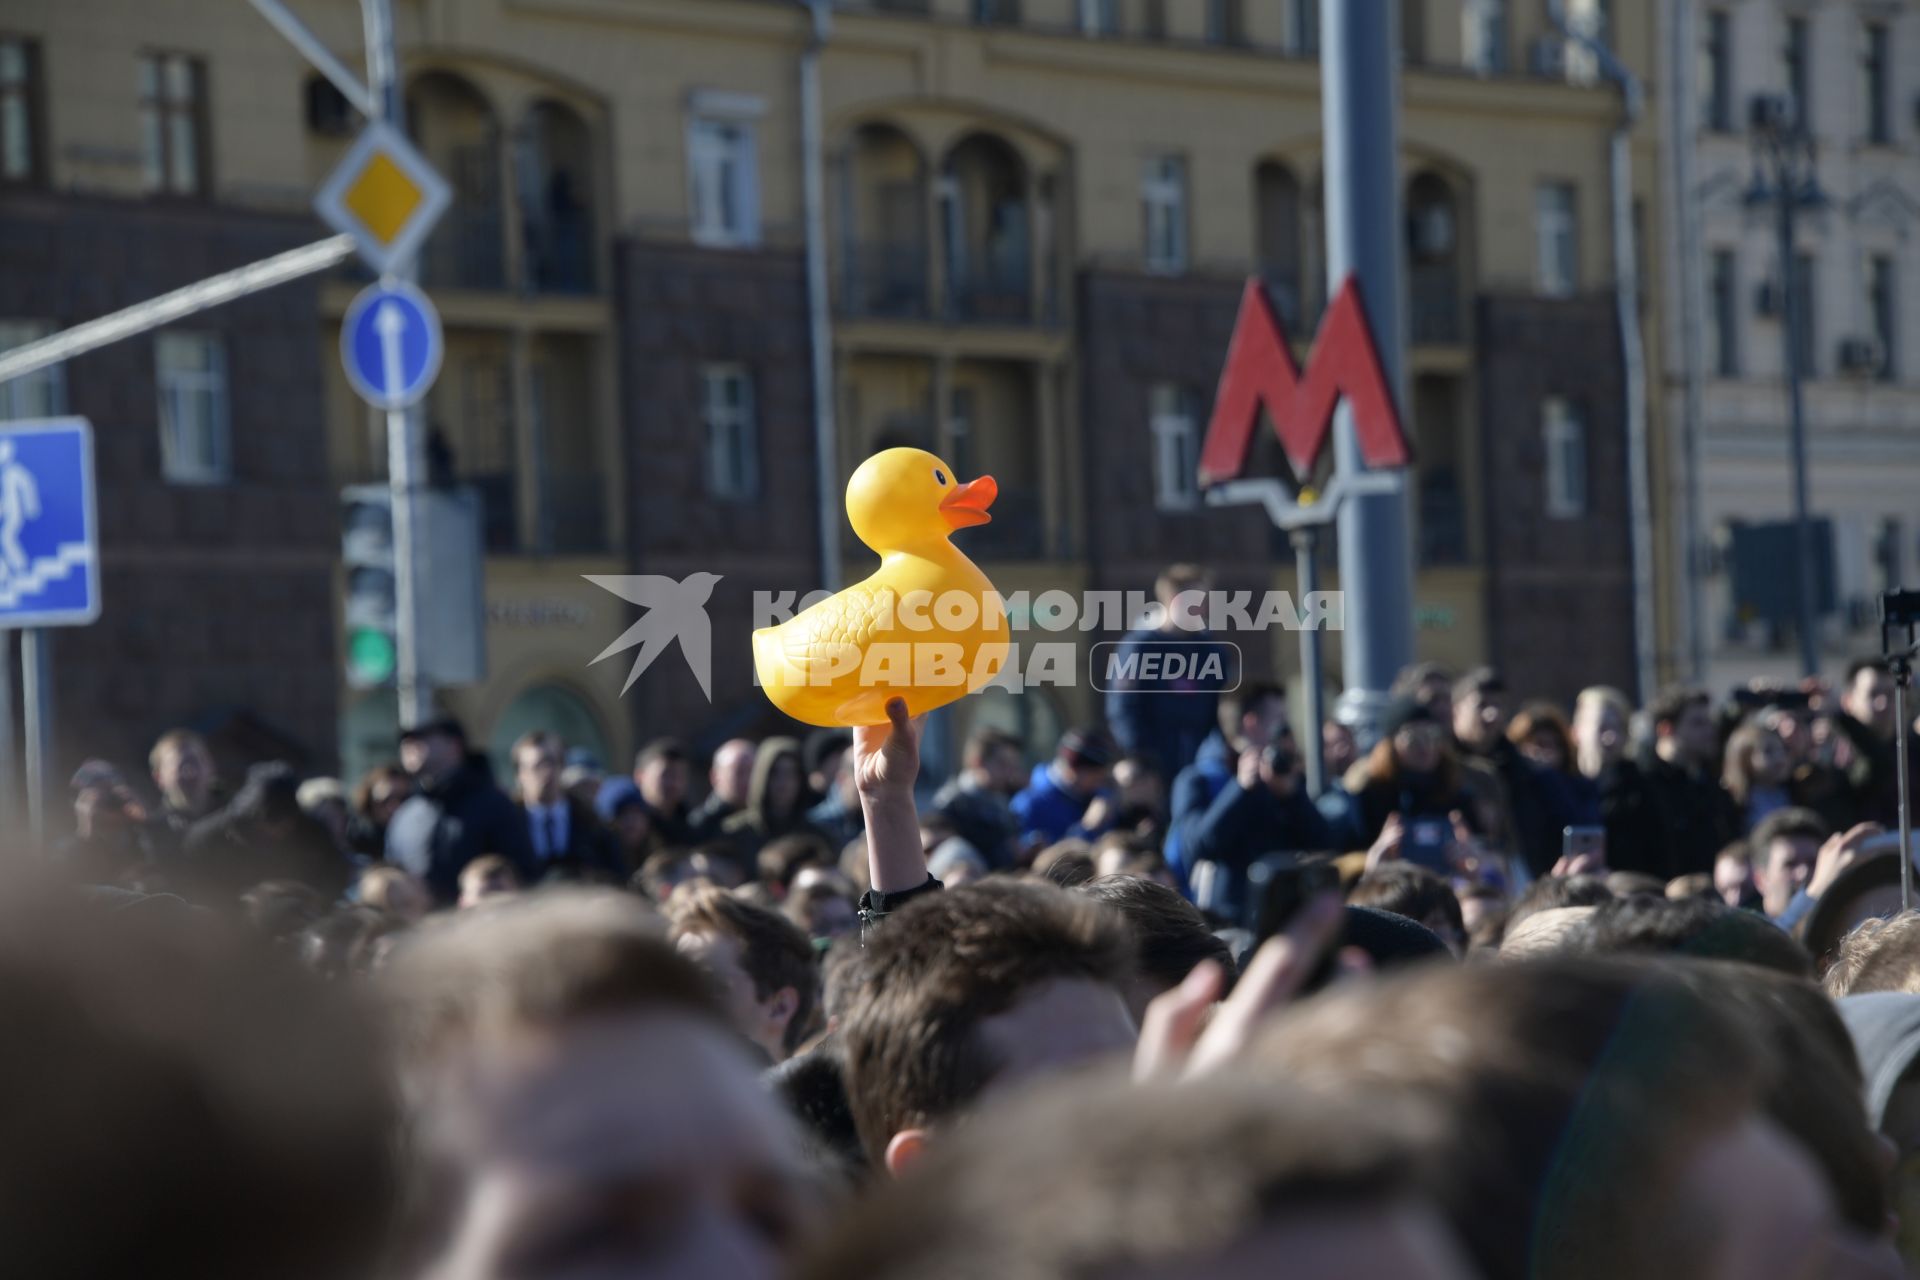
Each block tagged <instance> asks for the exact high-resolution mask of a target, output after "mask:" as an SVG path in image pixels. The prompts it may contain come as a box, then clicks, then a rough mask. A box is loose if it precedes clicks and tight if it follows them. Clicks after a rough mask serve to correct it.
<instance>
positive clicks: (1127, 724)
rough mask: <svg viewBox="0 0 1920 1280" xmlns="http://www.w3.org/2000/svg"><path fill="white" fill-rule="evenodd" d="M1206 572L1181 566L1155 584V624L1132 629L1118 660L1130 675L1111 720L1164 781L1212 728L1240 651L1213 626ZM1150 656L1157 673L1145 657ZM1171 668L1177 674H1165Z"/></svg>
mask: <svg viewBox="0 0 1920 1280" xmlns="http://www.w3.org/2000/svg"><path fill="white" fill-rule="evenodd" d="M1210 585H1211V584H1210V583H1209V582H1208V579H1207V575H1206V571H1205V570H1203V569H1200V568H1197V567H1196V566H1194V565H1186V564H1177V565H1174V566H1173V567H1172V568H1170V569H1168V570H1167V571H1166V572H1165V573H1163V574H1161V575H1160V579H1159V581H1158V582H1156V583H1155V584H1154V594H1155V595H1156V596H1157V597H1158V598H1159V601H1160V608H1159V610H1158V611H1157V613H1156V615H1155V617H1156V624H1155V625H1153V626H1145V627H1140V628H1138V629H1137V630H1134V631H1130V632H1128V633H1127V637H1126V639H1124V640H1122V641H1121V642H1120V647H1119V650H1118V653H1117V654H1116V655H1115V663H1116V665H1117V667H1118V668H1119V669H1120V670H1123V671H1126V672H1128V673H1130V674H1127V675H1123V676H1121V677H1119V678H1117V679H1115V680H1114V681H1113V683H1112V685H1111V687H1110V689H1109V691H1108V693H1107V723H1108V724H1110V725H1112V726H1113V736H1114V737H1115V738H1117V739H1119V742H1120V747H1121V749H1122V750H1123V751H1125V752H1126V753H1127V754H1128V755H1135V756H1142V757H1144V758H1145V759H1147V760H1149V761H1151V762H1152V763H1153V766H1154V767H1155V768H1156V769H1158V770H1159V771H1160V776H1161V777H1163V778H1171V777H1173V776H1174V775H1175V774H1177V773H1179V772H1180V771H1181V770H1182V769H1184V768H1186V767H1187V766H1188V765H1189V764H1191V763H1193V760H1194V756H1195V754H1196V753H1197V752H1198V751H1199V750H1200V744H1201V743H1202V742H1204V741H1205V740H1206V738H1207V735H1208V734H1210V733H1212V732H1213V728H1214V721H1215V717H1216V716H1217V715H1218V713H1219V706H1220V691H1221V690H1222V689H1224V688H1226V687H1227V686H1229V685H1231V684H1232V683H1233V680H1234V674H1235V673H1234V672H1233V671H1232V670H1231V669H1229V667H1228V663H1230V662H1231V661H1233V660H1234V657H1235V653H1234V650H1232V649H1231V648H1229V647H1228V646H1227V645H1225V644H1222V643H1221V642H1220V641H1218V640H1215V639H1214V638H1213V633H1212V632H1210V631H1208V630H1207V591H1208V589H1209V587H1210ZM1148 655H1151V656H1152V660H1153V661H1152V663H1151V670H1152V672H1153V674H1151V675H1148V674H1146V671H1147V669H1148V668H1147V667H1146V666H1145V665H1143V662H1142V660H1143V659H1146V658H1147V657H1148ZM1162 673H1171V674H1162Z"/></svg>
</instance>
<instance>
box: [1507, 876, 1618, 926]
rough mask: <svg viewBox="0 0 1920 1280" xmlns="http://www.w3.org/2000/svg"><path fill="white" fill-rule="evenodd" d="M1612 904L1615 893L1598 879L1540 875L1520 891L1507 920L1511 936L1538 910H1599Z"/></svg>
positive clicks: (1597, 877)
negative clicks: (1599, 907) (1600, 907)
mask: <svg viewBox="0 0 1920 1280" xmlns="http://www.w3.org/2000/svg"><path fill="white" fill-rule="evenodd" d="M1612 901H1613V890H1611V889H1609V888H1607V882H1606V881H1605V880H1602V879H1601V878H1600V877H1599V876H1541V877H1540V878H1539V879H1538V880H1535V881H1534V882H1533V883H1532V884H1530V885H1528V886H1527V887H1526V888H1525V889H1524V890H1522V891H1521V894H1520V896H1519V897H1518V898H1517V899H1515V900H1514V904H1513V911H1512V912H1511V913H1510V914H1509V915H1508V917H1507V930H1508V932H1509V933H1511V932H1512V931H1513V930H1514V929H1515V928H1517V927H1519V925H1520V922H1521V921H1523V920H1525V919H1526V918H1527V917H1528V916H1530V915H1532V914H1534V913H1535V912H1536V911H1554V910H1557V909H1559V908H1561V907H1597V906H1599V905H1600V904H1601V903H1603V902H1612Z"/></svg>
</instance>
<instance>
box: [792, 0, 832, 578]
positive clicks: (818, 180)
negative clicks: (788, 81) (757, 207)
mask: <svg viewBox="0 0 1920 1280" xmlns="http://www.w3.org/2000/svg"><path fill="white" fill-rule="evenodd" d="M807 8H808V10H809V12H810V13H811V14H812V18H813V35H812V38H811V39H809V40H808V42H807V47H806V50H805V51H804V52H803V53H801V55H800V169H801V174H802V189H803V193H804V199H805V202H806V218H807V341H808V344H809V346H810V348H811V354H812V356H813V458H814V468H815V471H814V477H815V483H816V484H817V485H818V487H819V490H820V499H819V511H818V513H817V515H818V519H819V539H820V579H821V584H822V585H823V586H825V587H827V588H829V589H831V588H834V587H838V586H839V585H840V501H839V497H838V494H839V480H840V474H839V473H840V464H839V460H838V458H837V456H836V455H837V454H838V452H839V450H838V448H837V435H836V432H835V429H834V421H833V318H832V316H831V314H830V312H829V310H828V306H827V196H826V175H825V173H824V172H823V166H824V163H825V161H824V160H823V158H822V155H823V151H824V144H823V141H822V137H821V134H822V130H823V128H824V126H823V125H822V124H821V120H820V55H821V51H822V50H823V49H824V48H825V47H826V43H827V37H828V35H829V34H831V31H832V9H831V6H830V5H829V4H828V2H827V0H807Z"/></svg>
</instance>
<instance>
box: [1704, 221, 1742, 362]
mask: <svg viewBox="0 0 1920 1280" xmlns="http://www.w3.org/2000/svg"><path fill="white" fill-rule="evenodd" d="M1712 261H1713V266H1712V269H1711V274H1710V276H1709V278H1708V281H1707V292H1708V295H1709V296H1708V298H1707V351H1706V357H1707V367H1708V368H1709V369H1711V370H1712V371H1713V372H1714V374H1715V375H1716V376H1718V377H1722V378H1737V377H1739V376H1740V343H1739V337H1738V332H1737V328H1736V326H1737V325H1738V324H1739V315H1740V312H1739V298H1740V279H1739V267H1738V260H1737V259H1736V258H1735V257H1734V254H1733V250H1731V249H1716V250H1714V254H1713V260H1712Z"/></svg>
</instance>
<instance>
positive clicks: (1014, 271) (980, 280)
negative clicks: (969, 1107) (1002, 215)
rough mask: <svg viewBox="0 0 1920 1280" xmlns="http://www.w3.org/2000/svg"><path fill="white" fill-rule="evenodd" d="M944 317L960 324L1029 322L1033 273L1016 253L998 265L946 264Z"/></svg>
mask: <svg viewBox="0 0 1920 1280" xmlns="http://www.w3.org/2000/svg"><path fill="white" fill-rule="evenodd" d="M947 316H948V318H949V319H951V320H955V321H957V322H959V323H962V324H1027V323H1030V322H1031V321H1032V320H1033V272H1032V268H1031V267H1030V266H1029V264H1028V262H1027V259H1026V256H1025V255H1024V254H1020V255H1017V256H1012V257H1008V258H1005V259H1003V260H1001V261H998V262H992V261H989V262H982V263H973V264H967V263H949V264H948V267H947Z"/></svg>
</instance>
